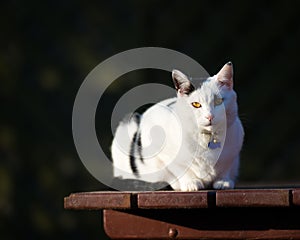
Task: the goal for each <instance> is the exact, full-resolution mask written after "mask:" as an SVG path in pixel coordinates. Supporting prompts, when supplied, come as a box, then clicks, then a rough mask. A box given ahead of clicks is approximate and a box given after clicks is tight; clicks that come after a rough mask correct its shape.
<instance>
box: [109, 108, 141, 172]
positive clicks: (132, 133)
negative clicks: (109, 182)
mask: <svg viewBox="0 0 300 240" xmlns="http://www.w3.org/2000/svg"><path fill="white" fill-rule="evenodd" d="M140 117H141V116H140V115H139V114H138V113H134V114H130V115H128V116H126V117H125V118H124V119H123V120H122V121H121V122H120V124H119V126H118V127H117V129H116V132H115V136H114V139H113V142H112V145H111V156H112V161H113V165H114V177H121V178H134V174H133V173H134V169H132V164H130V159H131V155H132V154H134V152H132V146H133V144H135V143H134V141H135V137H136V134H137V131H138V128H139V122H140Z"/></svg>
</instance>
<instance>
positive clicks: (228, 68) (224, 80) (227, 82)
mask: <svg viewBox="0 0 300 240" xmlns="http://www.w3.org/2000/svg"><path fill="white" fill-rule="evenodd" d="M217 81H218V82H219V84H220V86H226V87H228V88H229V89H232V88H233V65H232V63H231V62H228V63H226V64H225V65H224V66H223V67H222V69H221V70H220V71H219V72H218V74H217Z"/></svg>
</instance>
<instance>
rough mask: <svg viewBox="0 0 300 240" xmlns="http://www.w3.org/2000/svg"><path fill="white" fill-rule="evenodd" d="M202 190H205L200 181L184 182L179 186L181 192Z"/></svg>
mask: <svg viewBox="0 0 300 240" xmlns="http://www.w3.org/2000/svg"><path fill="white" fill-rule="evenodd" d="M204 188H205V186H204V184H203V182H202V181H201V180H200V179H192V180H190V181H185V182H183V183H181V184H180V190H181V191H187V192H192V191H198V190H200V189H204Z"/></svg>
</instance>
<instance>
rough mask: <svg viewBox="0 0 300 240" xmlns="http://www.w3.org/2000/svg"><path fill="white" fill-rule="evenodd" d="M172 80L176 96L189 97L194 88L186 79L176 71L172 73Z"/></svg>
mask: <svg viewBox="0 0 300 240" xmlns="http://www.w3.org/2000/svg"><path fill="white" fill-rule="evenodd" d="M172 78H173V82H174V85H175V89H176V91H177V95H178V96H184V95H189V94H190V93H191V92H192V91H194V90H195V87H194V86H193V84H192V83H191V82H190V80H189V79H188V77H187V76H186V75H185V74H183V73H182V72H180V71H178V70H173V71H172Z"/></svg>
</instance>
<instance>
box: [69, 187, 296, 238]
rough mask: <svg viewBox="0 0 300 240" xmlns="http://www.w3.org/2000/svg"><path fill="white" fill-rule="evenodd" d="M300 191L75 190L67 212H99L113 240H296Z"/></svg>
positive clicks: (273, 189) (279, 189) (291, 189)
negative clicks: (100, 211) (70, 210)
mask: <svg viewBox="0 0 300 240" xmlns="http://www.w3.org/2000/svg"><path fill="white" fill-rule="evenodd" d="M299 206H300V188H294V187H292V188H256V189H233V190H202V191H196V192H177V191H154V192H153V191H152V192H151V191H149V192H117V191H99V192H81V193H80V192H79V193H72V194H70V195H69V196H68V197H65V199H64V207H65V209H72V210H103V226H102V227H103V228H104V230H105V232H106V234H107V235H108V236H109V237H110V238H111V239H300V222H299V215H300V208H299Z"/></svg>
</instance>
